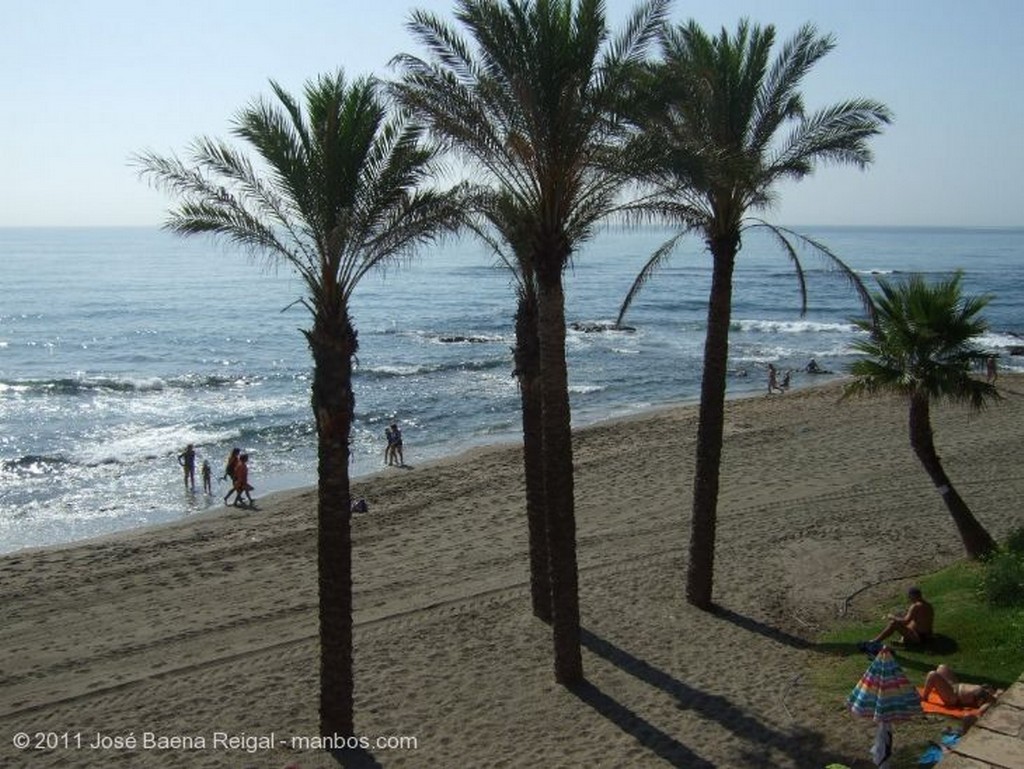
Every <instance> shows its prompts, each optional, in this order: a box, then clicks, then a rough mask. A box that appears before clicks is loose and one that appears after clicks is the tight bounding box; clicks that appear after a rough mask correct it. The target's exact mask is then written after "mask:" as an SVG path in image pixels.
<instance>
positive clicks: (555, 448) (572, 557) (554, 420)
mask: <svg viewBox="0 0 1024 769" xmlns="http://www.w3.org/2000/svg"><path fill="white" fill-rule="evenodd" d="M562 263H563V262H558V263H557V264H542V265H538V271H537V283H538V294H537V316H538V317H537V336H538V339H539V342H540V367H541V392H542V394H543V395H542V400H543V420H544V426H543V436H544V437H543V441H544V470H545V472H544V496H545V499H546V500H547V517H548V547H549V551H550V556H549V561H550V564H551V610H552V625H553V636H554V651H555V680H556V681H558V682H559V683H561V684H564V685H571V684H574V683H577V682H579V681H582V680H583V659H582V656H581V653H580V605H579V584H578V575H577V571H576V511H575V507H574V498H573V494H574V492H573V468H572V427H571V423H570V412H569V377H568V370H567V367H566V363H565V293H564V291H563V288H562V271H561V264H562Z"/></svg>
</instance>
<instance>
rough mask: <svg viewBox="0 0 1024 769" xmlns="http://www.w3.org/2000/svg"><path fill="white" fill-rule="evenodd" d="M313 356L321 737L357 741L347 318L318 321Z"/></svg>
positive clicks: (335, 315)
mask: <svg viewBox="0 0 1024 769" xmlns="http://www.w3.org/2000/svg"><path fill="white" fill-rule="evenodd" d="M308 339H309V346H310V349H311V351H312V353H313V360H314V364H315V365H314V374H313V396H312V403H313V414H314V416H315V417H316V429H317V440H318V456H319V464H318V475H319V484H318V490H317V492H318V493H317V563H318V588H319V595H320V733H321V734H322V735H334V734H340V735H345V736H348V735H352V734H354V733H355V731H354V718H353V663H352V529H351V520H352V507H351V500H350V491H349V433H350V430H351V426H352V415H353V411H354V408H355V398H354V396H353V394H352V357H353V356H354V355H355V353H356V351H357V349H358V343H357V339H356V333H355V330H354V329H353V328H352V325H351V323H350V322H349V318H348V312H347V310H346V308H344V307H338V308H336V309H335V310H334V311H333V312H324V313H322V314H321V313H318V314H317V316H316V318H315V320H314V326H313V330H312V331H311V332H309V333H308Z"/></svg>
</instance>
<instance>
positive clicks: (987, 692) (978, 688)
mask: <svg viewBox="0 0 1024 769" xmlns="http://www.w3.org/2000/svg"><path fill="white" fill-rule="evenodd" d="M933 691H934V692H935V693H936V694H938V695H939V699H941V700H942V703H943V704H944V705H946V706H947V707H951V708H977V707H980V708H985V707H986V706H987V705H991V704H992V701H993V700H994V699H995V698H996V697H998V696H999V695H1000V694H1001V693H1002V692H999V691H997V690H995V689H993V688H992V687H991V686H983V685H981V684H965V683H961V682H960V681H959V680H958V679H957V677H956V676H955V675H954V674H953V671H952V670H951V669H950V668H949V666H948V665H939V666H938V667H937V668H936V669H935V670H933V671H931V672H930V673H928V675H926V676H925V677H924V691H922V692H921V699H922V700H927V699H928V695H929V694H931V693H932V692H933Z"/></svg>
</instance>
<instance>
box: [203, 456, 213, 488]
mask: <svg viewBox="0 0 1024 769" xmlns="http://www.w3.org/2000/svg"><path fill="white" fill-rule="evenodd" d="M202 476H203V493H204V494H213V471H212V470H211V469H210V460H208V459H204V460H203V468H202Z"/></svg>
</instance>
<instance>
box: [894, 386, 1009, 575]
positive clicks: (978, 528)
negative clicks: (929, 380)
mask: <svg viewBox="0 0 1024 769" xmlns="http://www.w3.org/2000/svg"><path fill="white" fill-rule="evenodd" d="M930 411H931V406H930V403H929V400H928V395H927V393H920V394H914V395H911V396H910V445H911V446H912V447H913V449H914V453H915V454H917V458H918V459H919V460H920V461H921V464H922V465H924V469H925V472H927V473H928V477H929V478H931V479H932V483H933V484H934V485H935V488H936V489H938V492H939V493H940V494H941V495H942V501H943V502H945V503H946V509H948V510H949V514H950V515H951V516H953V522H954V523H955V524H956V528H957V530H958V531H959V532H960V539H961V540H963V543H964V550H965V551H966V552H967V557H968V558H974V559H978V558H983V557H984V556H986V555H988V554H990V553H992V552H994V551H995V549H996V543H995V540H994V539H992V536H991V535H990V534H989V533H988V532H987V531H986V530H985V527H984V526H982V525H981V523H979V522H978V519H977V518H975V517H974V515H973V514H972V513H971V510H970V508H969V507H967V503H966V502H964V500H963V498H961V496H960V494H959V493H957V490H956V489H955V488H953V484H952V483H951V482H950V480H949V476H947V475H946V471H945V470H944V469H943V467H942V462H941V461H940V460H939V455H938V452H936V451H935V442H934V440H933V438H932V423H931V415H930Z"/></svg>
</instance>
